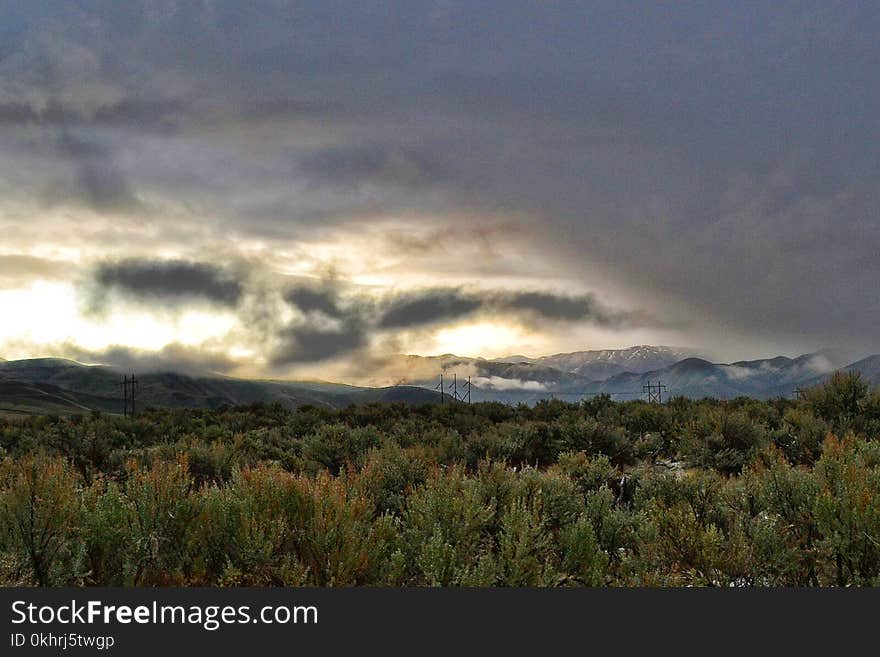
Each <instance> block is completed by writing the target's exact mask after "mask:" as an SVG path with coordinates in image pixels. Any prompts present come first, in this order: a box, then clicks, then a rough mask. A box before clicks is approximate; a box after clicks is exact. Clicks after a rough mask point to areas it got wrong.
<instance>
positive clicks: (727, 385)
mask: <svg viewBox="0 0 880 657" xmlns="http://www.w3.org/2000/svg"><path fill="white" fill-rule="evenodd" d="M838 360H839V359H836V358H835V356H834V355H833V354H831V353H826V352H819V353H813V354H805V355H803V356H798V357H797V358H786V357H783V356H778V357H775V358H767V359H761V360H751V361H739V362H734V363H712V362H710V361H708V360H705V359H703V358H700V357H698V356H695V355H693V353H692V352H690V351H688V350H685V349H678V348H670V347H652V346H637V347H631V348H629V349H608V350H601V351H580V352H574V353H568V354H555V355H552V356H543V357H540V358H527V357H523V356H512V357H509V358H505V359H500V360H485V359H482V358H468V357H460V356H456V355H453V354H446V355H443V356H432V357H426V356H412V355H410V356H399V357H396V358H395V359H394V361H393V362H386V363H385V366H386V367H392V366H394V365H395V363H396V364H397V365H398V366H399V367H400V368H401V371H403V372H409V373H412V374H415V376H413V377H411V378H407V377H404V378H402V379H400V381H399V383H398V384H397V385H394V386H384V387H367V386H350V385H345V384H341V383H328V382H322V381H262V380H246V379H234V378H228V377H221V376H217V375H215V374H211V373H208V372H206V373H204V374H201V375H193V374H191V373H190V374H182V373H177V372H168V371H164V372H142V373H139V374H138V378H139V387H138V397H137V401H138V406H139V408H146V407H149V406H156V407H170V408H217V407H220V406H223V405H226V404H251V403H256V402H277V403H280V404H282V405H284V406H286V407H289V408H293V407H297V406H301V405H305V404H311V405H316V406H325V407H340V406H345V405H348V404H352V403H358V402H369V401H403V402H408V403H427V402H439V401H440V391H439V383H440V375H441V374H442V375H443V385H444V389H445V390H444V401H448V400H449V399H451V398H452V397H454V396H455V395H456V394H457V395H458V396H459V397H462V398H463V397H464V396H465V392H466V390H467V388H466V386H467V385H468V379H469V380H470V385H471V386H472V387H471V400H472V401H500V402H504V403H520V402H523V403H534V402H536V401H538V400H540V399H548V398H559V399H565V400H568V401H577V400H578V399H582V398H586V397H592V396H595V395H597V394H603V393H605V394H609V395H611V396H612V397H613V398H615V399H637V398H639V397H641V396H642V395H643V389H642V386H644V385H646V384H649V383H651V384H656V383H658V382H659V383H662V384H663V385H665V386H666V389H665V398H667V399H668V398H671V397H674V396H677V395H682V396H686V397H693V398H701V397H718V398H733V397H737V396H741V395H746V396H751V397H756V398H761V399H766V398H772V397H791V396H792V395H793V394H794V391H795V390H796V389H797V388H804V387H808V386H811V385H816V384H818V383H821V382H822V381H823V380H824V379H825V378H827V377H828V376H829V375H830V374H831V373H833V372H835V371H838V370H845V371H859V372H861V374H862V376H863V377H864V378H865V379H866V380H867V381H869V382H870V383H871V384H872V385H880V355H875V356H869V357H868V358H864V359H862V360H859V361H857V362H854V363H848V364H847V363H842V362H838ZM122 376H123V373H122V372H120V371H118V370H115V369H113V368H110V367H106V366H100V365H97V366H95V365H93V366H89V365H83V364H81V363H76V362H74V361H70V360H63V359H55V358H39V359H29V360H16V361H3V360H2V359H0V412H4V413H39V412H53V413H82V412H88V411H91V410H101V411H105V412H111V413H119V412H121V411H122V400H121V398H120V397H121V386H120V382H121V379H122Z"/></svg>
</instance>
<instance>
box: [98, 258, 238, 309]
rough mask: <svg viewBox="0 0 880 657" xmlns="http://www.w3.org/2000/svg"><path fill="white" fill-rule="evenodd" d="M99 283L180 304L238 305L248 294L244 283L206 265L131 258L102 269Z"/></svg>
mask: <svg viewBox="0 0 880 657" xmlns="http://www.w3.org/2000/svg"><path fill="white" fill-rule="evenodd" d="M94 280H95V283H97V285H98V286H99V287H101V288H103V289H115V290H118V291H120V292H122V293H123V294H126V295H129V296H132V297H134V298H137V299H142V300H146V301H150V300H159V301H161V300H164V301H171V302H175V303H176V302H180V301H183V300H186V299H193V298H195V299H205V300H207V301H211V302H214V303H217V304H220V305H224V306H234V305H236V304H237V303H238V301H239V299H241V297H242V294H243V293H244V286H243V285H242V283H241V281H239V280H237V279H236V278H234V277H233V276H232V275H231V274H230V273H229V272H227V271H225V270H223V269H221V268H219V267H217V266H215V265H211V264H207V263H203V262H189V261H183V260H141V259H128V260H122V261H119V262H105V263H102V264H101V265H99V266H98V268H97V270H96V271H95V276H94Z"/></svg>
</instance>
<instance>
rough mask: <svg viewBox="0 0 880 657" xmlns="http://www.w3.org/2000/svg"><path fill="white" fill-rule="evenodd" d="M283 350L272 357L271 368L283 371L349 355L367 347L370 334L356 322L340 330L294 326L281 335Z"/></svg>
mask: <svg viewBox="0 0 880 657" xmlns="http://www.w3.org/2000/svg"><path fill="white" fill-rule="evenodd" d="M279 337H280V338H281V346H280V347H279V348H278V349H276V350H275V353H273V354H272V358H271V365H273V366H275V367H280V366H284V365H294V364H298V363H314V362H318V361H322V360H326V359H328V358H335V357H338V356H342V355H345V354H348V353H350V352H352V351H354V350H356V349H360V348H362V347H365V346H366V345H367V333H366V331H365V329H364V327H363V326H362V325H361V324H360V323H359V322H357V321H356V320H351V321H347V322H345V323H344V324H343V325H342V326H341V327H340V328H339V330H333V329H323V328H315V327H312V326H293V327H288V328H286V329H284V330H282V331H281V333H280V335H279Z"/></svg>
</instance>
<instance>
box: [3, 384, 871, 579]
mask: <svg viewBox="0 0 880 657" xmlns="http://www.w3.org/2000/svg"><path fill="white" fill-rule="evenodd" d="M878 436H880V393H877V392H871V391H869V390H868V387H867V385H866V384H864V383H863V382H862V381H861V379H860V378H859V377H858V375H837V376H835V377H834V378H833V379H832V380H831V381H830V382H829V383H828V384H827V385H824V386H821V387H817V388H813V389H811V390H808V391H806V393H805V398H804V399H801V400H797V401H794V400H784V399H779V400H775V401H769V402H760V401H755V400H751V399H747V398H740V399H736V400H732V401H728V402H720V401H715V400H711V399H706V400H702V401H691V400H687V399H684V398H675V399H673V400H671V401H670V402H668V403H666V404H648V403H646V402H642V401H632V402H622V403H621V402H613V401H611V400H610V399H608V398H607V397H598V398H594V399H591V400H589V401H584V402H582V403H580V404H568V403H562V402H558V401H551V402H542V403H539V404H537V405H536V406H534V407H528V406H519V407H516V408H512V407H507V406H504V405H501V404H491V403H483V404H473V405H465V404H446V405H424V406H416V407H411V406H405V405H382V404H374V405H361V406H352V407H350V408H347V409H344V410H337V411H333V410H325V409H319V408H314V407H303V408H300V409H298V410H295V411H288V410H285V409H283V408H281V407H279V406H271V405H268V406H253V407H236V408H228V409H223V410H220V411H216V412H214V411H197V410H185V411H161V410H148V411H146V412H144V413H143V414H141V415H140V416H139V417H137V418H135V419H124V418H120V417H118V416H110V415H101V414H97V413H94V414H92V415H90V416H70V417H50V416H39V417H26V418H10V419H6V420H0V449H2V451H0V454H2V464H0V486H2V488H0V523H2V531H0V583H2V584H3V585H18V584H33V585H44V586H45V585H48V586H62V585H74V586H91V585H104V586H153V585H193V586H200V585H270V586H281V585H316V586H349V585H380V586H412V585H415V586H423V585H429V586H433V585H442V586H583V585H586V586H779V585H785V586H863V585H878V584H880V442H878V441H877V438H878Z"/></svg>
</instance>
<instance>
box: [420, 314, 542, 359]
mask: <svg viewBox="0 0 880 657" xmlns="http://www.w3.org/2000/svg"><path fill="white" fill-rule="evenodd" d="M433 338H434V343H433V346H432V348H431V349H429V350H425V351H421V350H419V351H418V352H417V353H422V354H423V355H441V354H456V355H459V356H483V357H484V358H498V357H501V356H510V355H511V354H515V353H522V352H529V353H538V352H540V351H541V349H542V348H543V340H542V339H541V338H540V336H536V335H533V334H530V333H527V332H526V331H525V330H523V329H522V328H520V327H519V326H516V325H509V324H499V323H496V322H480V323H477V324H463V325H459V326H453V327H450V328H443V329H440V330H438V331H437V332H436V333H435V334H434V336H433ZM525 355H528V353H526V354H525Z"/></svg>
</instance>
